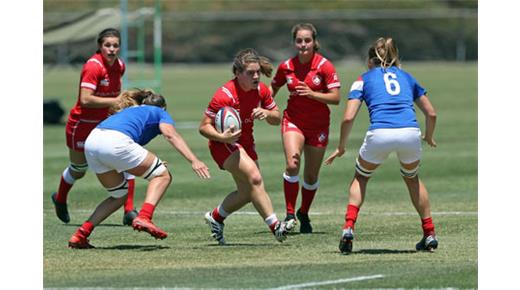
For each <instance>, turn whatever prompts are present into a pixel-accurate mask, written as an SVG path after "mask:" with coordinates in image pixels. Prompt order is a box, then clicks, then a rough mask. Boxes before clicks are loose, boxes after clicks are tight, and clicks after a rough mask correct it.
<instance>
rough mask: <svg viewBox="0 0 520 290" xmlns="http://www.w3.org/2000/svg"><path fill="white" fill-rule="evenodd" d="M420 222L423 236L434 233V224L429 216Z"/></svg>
mask: <svg viewBox="0 0 520 290" xmlns="http://www.w3.org/2000/svg"><path fill="white" fill-rule="evenodd" d="M421 222H422V230H423V234H424V236H429V235H433V234H435V226H434V225H433V220H432V218H431V217H428V218H425V219H421Z"/></svg>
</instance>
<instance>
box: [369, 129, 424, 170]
mask: <svg viewBox="0 0 520 290" xmlns="http://www.w3.org/2000/svg"><path fill="white" fill-rule="evenodd" d="M394 151H395V152H396V153H397V158H398V159H399V161H401V162H402V163H404V164H409V163H412V162H415V161H417V160H420V159H421V154H422V145H421V130H420V129H419V128H413V127H411V128H395V129H374V130H370V131H368V132H367V134H366V135H365V140H364V141H363V145H361V148H360V149H359V156H360V157H361V158H362V159H363V160H365V161H368V162H370V163H374V164H381V163H383V161H385V160H386V158H387V157H388V155H389V154H390V153H391V152H394Z"/></svg>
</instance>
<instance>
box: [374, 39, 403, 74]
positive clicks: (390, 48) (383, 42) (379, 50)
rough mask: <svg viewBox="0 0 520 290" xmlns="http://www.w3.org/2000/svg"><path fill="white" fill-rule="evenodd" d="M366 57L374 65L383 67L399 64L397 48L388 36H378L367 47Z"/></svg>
mask: <svg viewBox="0 0 520 290" xmlns="http://www.w3.org/2000/svg"><path fill="white" fill-rule="evenodd" d="M368 58H369V60H370V61H371V62H372V63H373V64H374V65H379V66H381V67H383V68H389V67H391V66H398V67H399V66H401V61H400V60H399V50H398V49H397V46H396V44H395V42H394V40H393V39H392V38H390V37H388V38H384V37H380V38H379V39H378V40H376V42H374V44H373V45H372V46H371V47H370V48H369V49H368Z"/></svg>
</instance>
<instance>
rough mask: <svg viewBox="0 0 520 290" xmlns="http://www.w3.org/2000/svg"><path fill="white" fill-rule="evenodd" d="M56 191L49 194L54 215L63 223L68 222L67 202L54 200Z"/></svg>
mask: <svg viewBox="0 0 520 290" xmlns="http://www.w3.org/2000/svg"><path fill="white" fill-rule="evenodd" d="M56 195H58V193H57V192H53V193H52V195H51V199H52V203H53V204H54V211H55V212H56V216H57V217H58V218H59V219H60V220H61V221H62V222H64V223H66V224H68V223H69V222H70V216H69V211H68V210H67V203H61V202H58V201H57V200H56Z"/></svg>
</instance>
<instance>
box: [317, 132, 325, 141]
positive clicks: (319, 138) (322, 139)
mask: <svg viewBox="0 0 520 290" xmlns="http://www.w3.org/2000/svg"><path fill="white" fill-rule="evenodd" d="M325 138H327V134H325V133H324V132H322V133H320V136H319V137H318V141H320V143H323V141H325Z"/></svg>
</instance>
